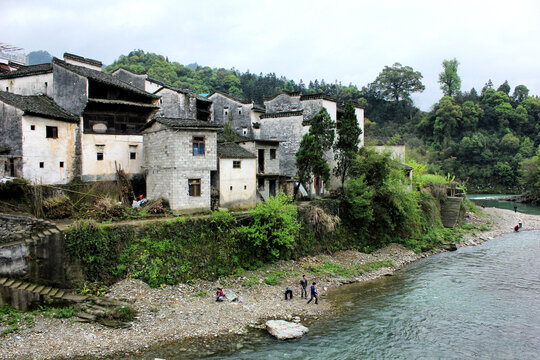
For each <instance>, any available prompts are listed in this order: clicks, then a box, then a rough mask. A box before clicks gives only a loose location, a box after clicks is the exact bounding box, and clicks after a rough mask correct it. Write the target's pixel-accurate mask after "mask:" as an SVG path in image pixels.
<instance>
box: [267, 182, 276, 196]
mask: <svg viewBox="0 0 540 360" xmlns="http://www.w3.org/2000/svg"><path fill="white" fill-rule="evenodd" d="M268 187H269V189H268V190H269V193H270V196H276V180H269V182H268Z"/></svg>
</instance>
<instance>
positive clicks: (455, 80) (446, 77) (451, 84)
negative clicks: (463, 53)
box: [439, 58, 461, 97]
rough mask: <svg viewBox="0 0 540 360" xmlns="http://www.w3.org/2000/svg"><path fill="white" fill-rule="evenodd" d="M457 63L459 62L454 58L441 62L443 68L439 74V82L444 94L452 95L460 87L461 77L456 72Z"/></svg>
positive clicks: (455, 93)
mask: <svg viewBox="0 0 540 360" xmlns="http://www.w3.org/2000/svg"><path fill="white" fill-rule="evenodd" d="M458 65H459V62H458V61H457V60H456V59H455V58H454V59H453V60H444V61H443V62H442V66H443V69H444V70H443V72H442V73H440V74H439V84H441V90H442V91H443V94H444V96H450V97H454V96H455V95H457V94H458V93H459V91H460V89H461V78H460V77H459V75H458V73H457V70H458Z"/></svg>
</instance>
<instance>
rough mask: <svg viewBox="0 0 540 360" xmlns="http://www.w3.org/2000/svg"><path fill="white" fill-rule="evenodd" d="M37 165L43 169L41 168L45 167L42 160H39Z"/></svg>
mask: <svg viewBox="0 0 540 360" xmlns="http://www.w3.org/2000/svg"><path fill="white" fill-rule="evenodd" d="M39 167H40V168H42V169H43V168H44V167H45V163H44V162H43V161H41V162H40V163H39Z"/></svg>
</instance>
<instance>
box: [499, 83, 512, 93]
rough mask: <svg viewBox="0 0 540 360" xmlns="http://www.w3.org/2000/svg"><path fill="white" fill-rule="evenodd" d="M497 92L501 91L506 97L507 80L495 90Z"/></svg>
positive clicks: (507, 89)
mask: <svg viewBox="0 0 540 360" xmlns="http://www.w3.org/2000/svg"><path fill="white" fill-rule="evenodd" d="M497 91H502V92H503V93H505V94H506V95H509V94H510V84H508V80H504V82H503V83H502V84H501V86H499V87H498V88H497Z"/></svg>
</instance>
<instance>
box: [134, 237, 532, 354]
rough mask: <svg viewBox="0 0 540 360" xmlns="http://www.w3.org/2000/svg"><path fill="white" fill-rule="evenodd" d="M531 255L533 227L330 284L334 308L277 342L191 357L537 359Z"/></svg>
mask: <svg viewBox="0 0 540 360" xmlns="http://www.w3.org/2000/svg"><path fill="white" fill-rule="evenodd" d="M539 257H540V232H539V231H534V232H527V231H524V232H520V233H515V234H510V235H506V236H503V237H500V238H498V239H495V240H493V241H490V242H487V243H484V244H483V245H480V246H476V247H470V248H461V249H459V250H458V251H456V252H452V253H443V254H439V255H434V256H432V257H429V258H427V259H424V260H421V261H419V262H416V263H414V264H411V265H409V266H408V267H407V268H406V269H403V270H402V271H399V272H397V273H396V275H395V276H393V277H386V278H381V279H378V280H376V281H372V282H370V283H367V284H355V285H348V286H344V287H341V288H340V289H339V290H337V291H335V292H333V293H332V294H331V295H330V298H331V300H332V301H334V302H336V303H338V304H340V305H341V310H342V311H341V315H339V316H338V317H336V318H334V319H332V320H327V321H326V320H325V321H319V322H316V323H314V324H311V325H310V332H309V334H308V335H306V336H305V337H304V338H302V339H300V340H297V341H288V342H284V341H277V340H274V339H273V338H271V337H270V336H268V335H266V334H264V333H263V332H259V333H257V335H258V336H248V337H244V338H236V339H234V338H231V339H228V340H227V341H230V342H233V344H232V347H233V348H234V347H235V346H236V349H238V350H237V351H235V352H234V353H232V354H231V353H226V352H221V353H218V354H217V355H216V354H215V353H214V354H213V355H210V353H208V352H204V351H201V352H199V353H198V355H199V356H198V357H200V358H210V359H307V358H310V359H311V358H319V359H469V358H472V359H538V358H539V355H538V354H540V280H539V279H540V262H539V261H538V258H539ZM234 342H237V343H234ZM178 347H179V346H177V347H176V351H174V347H173V348H172V349H171V348H168V349H165V348H163V349H160V350H157V351H153V352H152V353H147V354H144V357H141V358H144V359H149V358H150V359H151V358H164V359H169V360H170V359H182V358H184V357H185V355H186V353H185V352H184V353H183V354H182V353H181V352H179V351H178ZM228 349H231V346H229V347H228ZM192 355H194V354H192Z"/></svg>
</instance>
